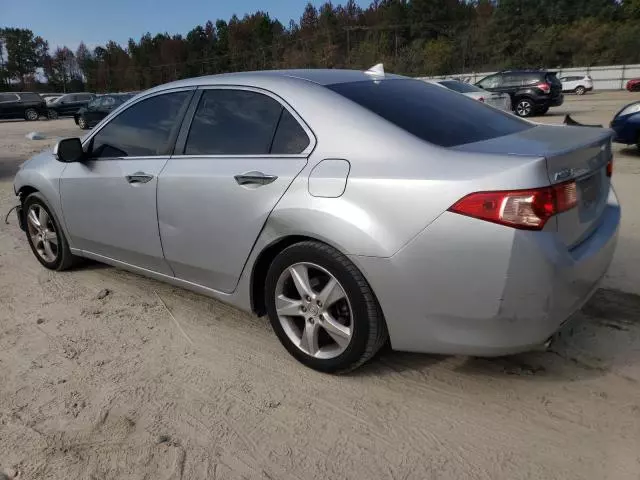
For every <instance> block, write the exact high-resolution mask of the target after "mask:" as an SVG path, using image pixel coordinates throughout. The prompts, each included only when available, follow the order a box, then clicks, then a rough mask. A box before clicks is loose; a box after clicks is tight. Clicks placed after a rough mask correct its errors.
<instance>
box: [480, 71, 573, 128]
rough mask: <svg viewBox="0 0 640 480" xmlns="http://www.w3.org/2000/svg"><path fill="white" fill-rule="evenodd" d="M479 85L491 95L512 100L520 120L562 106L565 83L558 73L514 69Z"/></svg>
mask: <svg viewBox="0 0 640 480" xmlns="http://www.w3.org/2000/svg"><path fill="white" fill-rule="evenodd" d="M476 85H477V86H478V87H480V88H483V89H484V90H489V91H490V92H499V93H506V94H508V95H509V96H510V97H511V106H512V108H513V111H514V112H515V114H516V115H518V116H519V117H530V116H532V115H544V114H545V113H547V111H548V110H549V108H550V107H557V106H560V105H562V102H563V101H564V97H563V95H562V83H560V80H558V78H557V77H556V74H555V72H547V71H545V70H510V71H505V72H499V73H496V74H493V75H489V76H488V77H485V78H483V79H482V80H480V81H479V82H478V83H476Z"/></svg>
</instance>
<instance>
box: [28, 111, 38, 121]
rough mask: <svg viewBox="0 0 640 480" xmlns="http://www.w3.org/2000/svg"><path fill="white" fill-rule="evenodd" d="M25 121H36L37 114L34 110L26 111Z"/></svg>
mask: <svg viewBox="0 0 640 480" xmlns="http://www.w3.org/2000/svg"><path fill="white" fill-rule="evenodd" d="M27 119H28V120H37V119H38V112H36V111H35V110H27Z"/></svg>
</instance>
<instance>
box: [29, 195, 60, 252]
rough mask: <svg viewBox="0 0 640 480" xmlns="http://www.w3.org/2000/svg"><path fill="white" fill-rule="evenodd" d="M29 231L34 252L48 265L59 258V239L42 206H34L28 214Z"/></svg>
mask: <svg viewBox="0 0 640 480" xmlns="http://www.w3.org/2000/svg"><path fill="white" fill-rule="evenodd" d="M27 229H28V232H29V237H30V238H31V242H32V244H33V247H34V250H35V251H36V252H37V254H38V256H39V257H40V258H41V259H42V260H44V261H45V262H47V263H52V262H54V261H55V260H56V258H58V252H59V239H58V233H57V232H56V228H55V226H54V224H53V221H52V219H51V217H50V216H49V213H47V211H46V210H45V208H44V207H43V206H42V205H39V204H33V205H31V206H30V207H29V210H28V212H27Z"/></svg>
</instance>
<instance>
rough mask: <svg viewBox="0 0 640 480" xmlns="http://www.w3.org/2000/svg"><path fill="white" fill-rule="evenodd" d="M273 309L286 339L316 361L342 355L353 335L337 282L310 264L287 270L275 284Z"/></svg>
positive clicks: (350, 314)
mask: <svg viewBox="0 0 640 480" xmlns="http://www.w3.org/2000/svg"><path fill="white" fill-rule="evenodd" d="M275 307H276V312H277V314H278V319H279V320H280V324H281V325H282V328H283V329H284V331H285V333H286V335H287V336H288V337H289V340H291V342H292V343H293V344H294V345H296V346H297V347H298V348H299V349H300V350H302V351H303V352H304V353H306V354H307V355H310V356H312V357H314V358H318V359H329V358H335V357H337V356H339V355H340V354H342V353H343V352H344V351H345V350H346V349H347V347H348V346H349V343H350V342H351V338H352V335H353V310H352V309H351V304H350V303H349V299H348V298H347V294H346V293H345V290H344V288H343V287H342V285H341V284H340V282H339V281H338V280H337V279H336V277H334V276H333V275H332V274H331V273H329V272H328V271H327V270H326V269H324V268H322V267H320V266H319V265H315V264H313V263H307V262H303V263H296V264H294V265H291V266H290V267H289V268H287V269H286V270H285V271H284V272H282V274H281V275H280V277H279V278H278V282H277V284H276V289H275Z"/></svg>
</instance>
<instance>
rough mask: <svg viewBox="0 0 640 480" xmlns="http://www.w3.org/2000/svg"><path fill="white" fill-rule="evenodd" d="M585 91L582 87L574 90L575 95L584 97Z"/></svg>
mask: <svg viewBox="0 0 640 480" xmlns="http://www.w3.org/2000/svg"><path fill="white" fill-rule="evenodd" d="M585 91H586V90H585V89H584V87H578V88H576V95H584V93H585Z"/></svg>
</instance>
